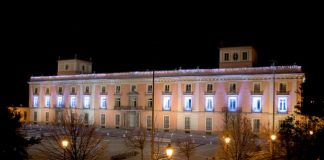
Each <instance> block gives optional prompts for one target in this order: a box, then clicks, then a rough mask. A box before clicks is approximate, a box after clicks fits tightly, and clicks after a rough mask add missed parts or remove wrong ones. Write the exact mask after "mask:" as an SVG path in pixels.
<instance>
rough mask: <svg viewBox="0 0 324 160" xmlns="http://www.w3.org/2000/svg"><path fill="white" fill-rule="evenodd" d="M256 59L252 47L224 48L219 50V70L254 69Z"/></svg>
mask: <svg viewBox="0 0 324 160" xmlns="http://www.w3.org/2000/svg"><path fill="white" fill-rule="evenodd" d="M256 58H257V54H256V51H255V49H254V48H253V47H252V46H242V47H223V48H220V49H219V68H242V67H252V66H253V64H254V63H255V62H256Z"/></svg>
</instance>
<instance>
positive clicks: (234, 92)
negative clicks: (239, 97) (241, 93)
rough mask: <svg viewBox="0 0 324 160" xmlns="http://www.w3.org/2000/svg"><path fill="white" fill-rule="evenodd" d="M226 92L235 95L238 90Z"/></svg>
mask: <svg viewBox="0 0 324 160" xmlns="http://www.w3.org/2000/svg"><path fill="white" fill-rule="evenodd" d="M227 94H230V95H236V94H238V92H237V90H230V91H228V92H227Z"/></svg>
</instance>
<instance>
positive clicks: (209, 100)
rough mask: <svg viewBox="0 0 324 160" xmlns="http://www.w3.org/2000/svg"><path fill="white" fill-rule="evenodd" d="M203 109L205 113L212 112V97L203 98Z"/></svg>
mask: <svg viewBox="0 0 324 160" xmlns="http://www.w3.org/2000/svg"><path fill="white" fill-rule="evenodd" d="M205 109H206V111H213V110H214V97H213V96H206V97H205Z"/></svg>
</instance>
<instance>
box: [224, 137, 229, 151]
mask: <svg viewBox="0 0 324 160" xmlns="http://www.w3.org/2000/svg"><path fill="white" fill-rule="evenodd" d="M224 140H225V151H226V152H227V151H228V145H229V143H230V141H231V138H229V137H225V139H224Z"/></svg>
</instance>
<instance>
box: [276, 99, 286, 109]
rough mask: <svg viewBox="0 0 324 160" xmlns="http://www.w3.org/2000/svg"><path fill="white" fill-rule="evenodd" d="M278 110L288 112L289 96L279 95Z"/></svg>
mask: <svg viewBox="0 0 324 160" xmlns="http://www.w3.org/2000/svg"><path fill="white" fill-rule="evenodd" d="M278 112H287V97H278Z"/></svg>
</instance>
